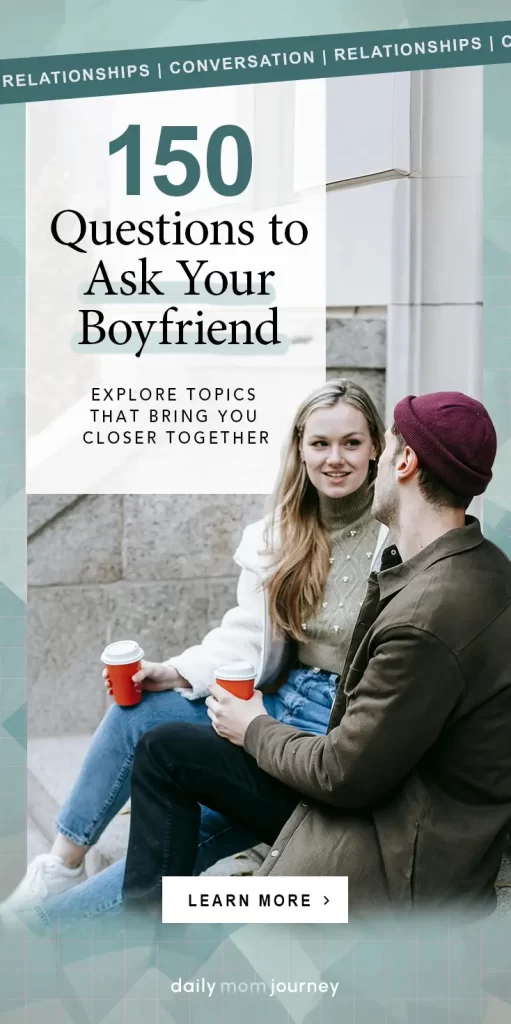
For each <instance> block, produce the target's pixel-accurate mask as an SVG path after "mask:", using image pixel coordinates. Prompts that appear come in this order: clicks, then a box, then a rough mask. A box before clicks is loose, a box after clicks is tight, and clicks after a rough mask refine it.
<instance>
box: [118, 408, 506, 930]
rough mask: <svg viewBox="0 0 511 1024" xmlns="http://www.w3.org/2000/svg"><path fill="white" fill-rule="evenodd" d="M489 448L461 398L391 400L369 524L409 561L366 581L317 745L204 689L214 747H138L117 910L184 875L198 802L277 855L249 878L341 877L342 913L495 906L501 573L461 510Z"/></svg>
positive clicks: (195, 743) (502, 696)
mask: <svg viewBox="0 0 511 1024" xmlns="http://www.w3.org/2000/svg"><path fill="white" fill-rule="evenodd" d="M495 453H496V437H495V430H494V427H493V424H492V422H491V419H490V417H489V415H488V413H487V412H486V410H485V409H484V407H483V406H482V405H481V404H480V403H479V402H476V401H474V400H473V399H472V398H469V397H467V396H466V395H463V394H459V393H456V392H442V393H437V394H431V395H424V396H421V397H419V398H416V397H415V396H408V397H407V398H405V399H403V400H402V401H401V402H399V403H398V405H397V406H396V408H395V411H394V423H393V426H392V427H391V428H390V430H388V431H387V435H386V448H385V451H384V453H383V455H382V457H381V460H380V464H379V470H378V477H377V480H376V486H375V495H374V506H373V511H374V515H375V517H376V518H377V519H378V520H379V521H380V522H382V523H383V524H385V525H387V526H388V527H389V531H390V534H391V536H392V537H393V538H394V540H395V543H396V545H397V548H398V549H399V552H400V553H401V556H402V559H403V561H402V563H399V564H392V560H391V561H390V567H388V568H384V569H382V571H380V572H379V573H372V574H371V576H370V578H369V584H368V590H367V595H366V599H365V602H364V604H363V607H362V608H361V611H360V616H359V618H358V621H357V624H356V626H355V630H354V633H353V637H352V641H351V646H350V650H349V653H348V657H347V660H346V664H345V666H344V670H343V673H342V677H341V680H340V683H339V687H338V690H337V695H336V698H335V701H334V704H333V708H332V714H331V719H330V724H329V728H328V733H327V735H326V736H312V735H309V734H307V733H303V732H300V731H298V730H296V729H294V728H292V727H290V726H287V725H284V724H282V723H280V722H276V721H274V720H273V719H272V718H270V717H269V716H268V715H267V714H265V712H264V708H263V705H262V700H261V695H260V694H259V693H256V694H255V695H254V697H253V698H252V699H251V700H250V701H247V702H244V701H240V700H238V699H237V698H235V697H233V696H232V695H231V694H229V693H227V692H226V691H225V690H223V689H222V688H221V687H218V686H212V687H211V696H210V697H209V698H208V707H209V714H210V717H211V719H212V722H213V725H214V730H215V731H214V732H213V731H212V730H208V729H204V728H203V727H202V729H201V727H200V726H198V727H197V726H180V727H175V726H162V727H160V728H158V729H155V730H153V731H152V732H150V733H148V734H147V735H146V736H145V737H143V739H142V740H141V741H140V744H139V747H138V748H137V754H136V757H135V764H134V770H133V779H132V828H131V834H130V843H129V849H128V858H127V867H126V874H125V881H124V897H125V899H126V901H127V902H128V903H130V904H131V905H133V904H139V903H140V902H150V901H151V900H153V901H154V900H158V899H159V898H160V892H161V888H160V886H161V882H160V880H161V876H162V875H181V874H191V873H192V870H193V863H194V858H195V852H196V843H197V829H198V821H199V804H200V803H202V804H206V805H207V806H210V807H213V808H214V809H215V810H219V811H221V812H222V813H224V814H227V815H229V816H230V817H231V818H233V819H236V820H237V821H240V822H242V823H244V824H247V825H249V826H250V827H251V828H252V830H253V832H254V833H255V834H256V835H257V836H258V837H259V838H260V840H261V841H263V842H267V843H270V844H271V846H272V849H271V851H270V854H269V856H268V857H267V859H266V861H265V863H264V864H263V866H262V868H261V869H260V872H259V874H262V875H268V874H270V873H271V874H273V875H339V874H343V875H348V877H349V893H350V909H351V910H352V911H359V910H360V911H361V910H371V909H375V908H388V907H389V906H394V907H400V908H402V909H409V908H410V907H416V906H420V907H424V908H428V907H437V908H438V907H442V906H447V905H452V904H453V903H454V904H456V903H457V904H459V905H460V907H463V909H476V908H477V910H478V911H479V910H481V909H492V908H493V905H494V899H495V897H494V882H495V878H496V876H497V873H498V870H499V864H500V859H501V855H502V850H503V845H504V841H505V835H506V831H507V827H508V825H509V822H510V821H511V741H510V736H511V565H510V563H509V561H508V559H507V558H506V557H505V555H504V554H503V553H502V552H501V551H500V550H499V549H498V548H496V547H495V546H494V545H493V544H491V543H490V542H489V541H487V540H485V539H484V538H483V536H482V534H481V531H480V527H479V523H478V522H477V520H476V519H473V518H471V517H465V509H466V508H467V507H468V505H469V503H470V501H471V499H472V498H473V497H474V495H477V494H481V493H482V492H483V491H484V490H485V488H486V487H487V485H488V483H489V481H490V479H491V475H492V472H491V470H492V465H493V461H494V458H495ZM390 551H394V554H395V548H394V549H389V551H388V552H387V555H386V560H384V562H383V564H384V565H389V555H390ZM395 562H396V559H394V563H395ZM226 740H227V741H228V742H225V741H226ZM241 747H242V748H243V749H240V748H241ZM300 797H301V798H302V799H300Z"/></svg>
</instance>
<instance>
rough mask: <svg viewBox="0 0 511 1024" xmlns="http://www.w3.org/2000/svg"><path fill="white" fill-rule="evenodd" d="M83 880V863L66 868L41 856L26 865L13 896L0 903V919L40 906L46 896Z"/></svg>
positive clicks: (57, 859) (59, 860) (59, 861)
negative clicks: (23, 874)
mask: <svg viewBox="0 0 511 1024" xmlns="http://www.w3.org/2000/svg"><path fill="white" fill-rule="evenodd" d="M86 878H87V872H86V870H85V864H84V863H82V864H80V866H79V867H78V868H67V867H66V865H65V864H64V861H63V860H62V858H61V857H57V856H55V854H53V853H42V854H40V855H39V857H35V858H34V860H33V861H32V862H31V863H30V864H29V865H28V868H27V873H26V875H25V877H24V878H22V879H21V882H20V884H19V885H18V886H17V887H16V889H15V890H14V892H13V893H11V895H10V896H8V897H7V899H6V900H4V902H3V903H2V904H0V917H1V916H2V915H6V916H7V915H10V914H12V913H14V914H15V913H17V911H18V910H24V909H25V908H28V907H33V906H34V905H35V904H36V903H41V902H42V901H43V900H45V899H47V898H48V896H57V895H58V894H59V893H61V892H66V891H67V890H68V889H72V888H73V887H74V886H75V885H79V884H80V882H84V881H85V879H86Z"/></svg>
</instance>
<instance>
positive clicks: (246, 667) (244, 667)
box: [215, 661, 255, 683]
mask: <svg viewBox="0 0 511 1024" xmlns="http://www.w3.org/2000/svg"><path fill="white" fill-rule="evenodd" d="M215 679H225V680H226V682H237V681H239V682H240V683H241V682H242V681H243V680H245V679H255V668H254V666H253V665H251V664H250V662H249V661H231V662H229V664H228V665H220V668H216V669H215Z"/></svg>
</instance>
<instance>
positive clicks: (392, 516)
mask: <svg viewBox="0 0 511 1024" xmlns="http://www.w3.org/2000/svg"><path fill="white" fill-rule="evenodd" d="M397 447H398V440H397V437H395V435H394V434H393V433H392V431H391V429H390V427H389V429H388V430H387V431H386V434H385V448H384V450H383V452H382V454H381V456H380V461H379V463H378V474H377V476H376V480H375V483H374V498H373V508H372V513H373V516H374V518H375V519H377V520H378V522H379V523H383V525H384V526H390V525H391V523H393V522H395V520H396V517H397V508H398V488H397V480H396V472H395V456H396V454H397Z"/></svg>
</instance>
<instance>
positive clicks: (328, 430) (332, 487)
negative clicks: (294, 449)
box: [301, 399, 376, 498]
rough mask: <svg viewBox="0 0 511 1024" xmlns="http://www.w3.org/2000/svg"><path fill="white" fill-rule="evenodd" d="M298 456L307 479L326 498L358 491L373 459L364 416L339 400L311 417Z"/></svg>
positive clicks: (339, 496)
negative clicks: (304, 468) (300, 457)
mask: <svg viewBox="0 0 511 1024" xmlns="http://www.w3.org/2000/svg"><path fill="white" fill-rule="evenodd" d="M301 453H302V458H303V460H304V462H305V466H306V469H307V473H308V476H309V480H310V481H311V483H312V484H314V487H316V489H317V490H318V491H320V492H321V494H326V495H327V496H328V497H329V498H342V497H344V496H345V495H347V494H353V492H354V491H358V489H359V487H361V486H362V484H363V483H364V481H365V480H366V479H367V474H368V472H369V462H370V460H371V459H374V458H376V449H375V446H374V444H373V441H372V439H371V435H370V433H369V427H368V424H367V420H366V418H365V416H364V414H363V413H362V412H360V410H359V409H355V408H354V407H353V406H352V405H349V404H348V403H347V402H343V401H342V399H341V400H340V401H339V402H337V404H336V405H332V406H325V408H323V409H315V410H314V412H312V413H311V414H310V416H309V418H308V419H307V421H306V423H305V427H304V431H303V436H302V443H301Z"/></svg>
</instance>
